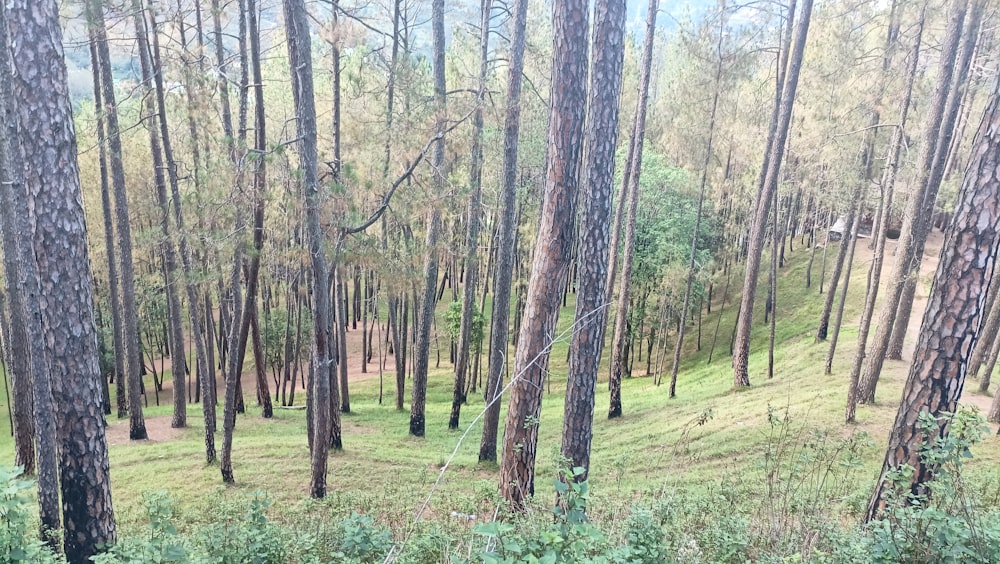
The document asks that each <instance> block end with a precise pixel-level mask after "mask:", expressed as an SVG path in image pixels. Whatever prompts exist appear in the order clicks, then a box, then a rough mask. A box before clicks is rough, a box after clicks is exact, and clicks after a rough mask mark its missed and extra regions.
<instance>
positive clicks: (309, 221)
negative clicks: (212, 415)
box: [284, 0, 331, 498]
mask: <svg viewBox="0 0 1000 564" xmlns="http://www.w3.org/2000/svg"><path fill="white" fill-rule="evenodd" d="M284 13H285V38H286V39H287V41H288V58H289V68H290V69H291V73H292V92H293V94H294V98H295V117H296V121H297V123H298V135H299V141H298V148H299V166H300V168H301V174H302V181H301V182H302V193H303V200H304V202H305V210H306V236H307V239H308V242H309V255H310V257H311V259H312V282H313V296H312V300H313V302H312V307H313V311H312V314H313V371H314V376H313V377H312V378H311V379H310V380H311V381H310V386H311V387H312V401H313V413H314V415H313V417H314V425H313V448H312V457H311V461H310V475H311V478H310V484H309V494H310V495H311V496H312V497H314V498H322V497H325V496H326V470H327V461H328V458H329V451H328V450H327V445H328V444H330V374H331V370H330V335H329V327H330V322H329V319H330V317H329V314H330V289H329V270H328V268H327V262H326V256H325V255H324V253H323V231H322V229H321V227H320V218H319V212H320V194H319V179H318V178H317V170H316V166H317V155H316V102H315V99H314V98H313V74H312V46H311V38H310V32H309V16H308V13H307V12H306V7H305V3H304V0H284Z"/></svg>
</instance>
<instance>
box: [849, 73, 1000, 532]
mask: <svg viewBox="0 0 1000 564" xmlns="http://www.w3.org/2000/svg"><path fill="white" fill-rule="evenodd" d="M998 171H1000V83H998V87H997V88H996V89H995V90H994V92H993V95H992V96H991V99H990V101H989V103H988V105H987V108H986V111H985V115H984V117H983V120H982V122H981V125H980V128H979V131H978V133H977V134H976V141H975V142H974V144H973V153H972V155H971V159H970V163H969V167H968V168H967V171H966V175H965V179H964V181H963V183H962V189H961V192H960V195H959V202H958V204H957V206H956V207H955V215H954V218H953V220H952V224H951V228H950V230H949V234H948V237H947V241H946V242H945V245H944V249H943V250H942V254H941V260H940V262H939V263H938V268H937V272H936V273H935V276H934V290H933V291H932V293H931V296H930V299H929V301H928V304H927V310H926V312H925V313H924V318H923V323H922V324H921V329H920V339H919V341H918V342H917V348H916V351H915V352H914V358H913V363H912V365H911V368H910V372H909V376H908V377H907V381H906V385H905V387H904V388H903V398H902V402H901V403H900V406H899V411H898V413H897V415H896V420H895V423H894V424H893V428H892V433H891V435H890V437H889V448H888V450H887V452H886V457H885V461H884V463H883V465H882V473H881V476H880V478H879V480H878V484H877V485H876V487H875V491H874V493H873V494H872V498H871V501H870V502H869V507H868V512H867V515H866V519H867V520H872V519H875V518H878V517H879V516H880V515H881V514H882V513H883V512H884V510H885V503H886V502H885V499H884V497H883V496H884V494H885V492H886V491H887V489H888V488H889V487H890V485H889V484H888V483H887V481H886V474H887V473H888V472H889V471H890V470H891V469H894V468H897V467H899V466H900V465H903V464H908V465H910V466H911V467H913V469H914V472H913V474H912V477H911V480H910V490H911V492H912V493H913V494H927V493H929V492H928V491H927V489H926V487H925V484H926V482H927V481H928V480H930V479H931V478H933V476H934V473H935V471H936V468H934V467H932V466H929V465H927V464H924V461H923V460H922V458H921V452H920V451H921V448H922V446H923V444H924V443H925V441H924V437H923V436H922V433H921V425H920V421H919V418H920V416H921V415H922V414H924V413H928V414H930V415H931V416H933V417H934V418H936V420H937V422H938V429H937V430H936V432H935V434H936V435H939V436H945V435H947V433H948V423H949V417H948V416H947V415H946V414H948V413H954V411H955V409H956V407H957V404H958V398H959V397H960V396H961V394H962V388H963V386H964V384H965V377H966V374H967V370H968V360H969V355H970V353H971V351H972V347H973V346H975V343H976V339H977V337H978V335H977V328H978V327H979V325H980V323H981V322H982V316H983V315H984V314H985V312H984V311H983V303H984V301H985V298H986V292H987V288H988V287H989V284H990V279H991V278H992V276H994V275H995V266H996V260H997V254H998V250H1000V249H998V243H1000V172H998ZM936 438H937V437H936V436H932V437H930V440H934V439H936Z"/></svg>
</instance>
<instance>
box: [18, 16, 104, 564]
mask: <svg viewBox="0 0 1000 564" xmlns="http://www.w3.org/2000/svg"><path fill="white" fill-rule="evenodd" d="M8 10H9V12H8V16H9V19H10V25H9V29H10V30H11V32H12V36H11V37H10V42H9V43H7V42H4V43H3V44H4V45H8V44H9V45H12V46H13V47H12V49H11V52H10V56H11V61H12V64H13V71H14V80H13V81H11V82H13V84H12V86H13V89H12V90H13V92H11V91H10V90H8V91H7V92H6V93H4V94H5V96H4V98H7V99H11V98H10V97H9V96H10V95H11V94H13V99H16V100H20V101H22V102H24V103H22V104H21V105H19V106H18V107H17V108H16V115H17V122H18V124H19V126H20V140H21V149H22V154H23V155H25V156H26V157H27V159H26V160H25V161H24V178H23V184H21V185H20V186H21V190H22V193H21V194H18V195H16V196H15V198H14V200H15V205H17V206H18V207H19V208H20V209H19V210H18V212H17V213H18V215H19V216H20V217H21V220H20V224H21V228H22V233H21V234H22V236H27V234H28V233H30V232H32V231H33V232H34V233H35V235H36V236H35V240H34V243H35V245H34V246H35V258H36V260H37V265H38V276H37V281H38V287H37V288H30V287H29V288H26V289H25V290H26V292H28V293H30V292H31V291H32V290H37V292H35V298H29V299H36V298H37V299H38V304H39V306H40V308H39V310H38V313H39V314H40V315H38V316H33V317H36V319H37V318H39V317H40V319H39V321H40V323H38V324H37V325H38V326H40V329H41V332H40V333H38V334H36V335H34V336H33V337H32V340H38V341H40V342H44V343H58V346H54V347H50V350H48V363H49V368H50V370H51V372H52V373H54V374H59V375H60V377H59V378H57V379H54V380H53V381H52V382H51V384H52V395H51V398H52V402H53V404H54V406H55V407H56V413H57V414H58V415H57V420H58V428H59V430H58V436H59V438H60V448H59V449H58V456H59V477H60V484H61V494H62V496H61V498H62V510H63V542H64V546H63V550H64V552H65V554H66V558H67V560H68V561H69V562H71V563H74V564H76V563H82V562H86V561H88V560H89V558H90V557H91V556H93V555H94V554H96V553H97V551H98V550H99V549H100V548H101V547H102V546H105V545H109V544H113V543H114V542H115V537H116V535H115V519H114V511H113V509H112V505H111V480H110V475H109V469H108V450H107V443H106V440H105V435H104V417H103V415H102V414H101V405H100V402H101V399H100V397H101V394H100V389H99V388H100V383H99V378H100V367H99V362H98V350H97V332H96V327H95V324H94V312H93V302H92V296H93V288H92V280H93V278H92V276H91V272H90V258H89V256H88V252H87V233H86V221H85V219H84V211H83V205H82V201H81V198H80V176H79V167H78V164H77V146H76V133H75V131H74V127H73V110H72V106H71V103H70V96H69V86H68V82H67V77H66V67H65V64H64V62H63V61H64V55H63V49H62V30H61V28H60V22H59V10H58V5H57V3H56V2H55V0H43V1H38V0H31V1H28V0H13V1H11V2H10V3H8ZM3 23H4V24H6V23H7V22H6V21H4V22H3ZM2 39H6V38H2ZM5 82H7V81H5ZM4 88H5V89H7V88H9V86H5V87H4ZM8 117H11V118H13V117H14V116H11V115H10V114H8ZM8 123H9V122H8ZM8 131H9V130H8ZM8 157H9V155H8ZM5 184H6V183H5ZM29 209H31V210H34V214H32V215H31V216H29V214H28V210H29ZM29 218H30V219H29ZM31 227H33V228H34V229H32V230H31V231H29V229H30V228H31ZM24 248H25V250H27V248H26V246H25V247H24ZM26 255H27V253H25V255H24V256H26ZM21 266H22V267H23V266H24V263H23V262H22V264H21ZM27 278H30V277H26V278H25V280H24V281H26V282H28V285H29V286H30V285H31V281H30V280H28V279H27ZM41 296H45V298H44V299H41ZM53 306H55V307H53ZM30 323H32V325H33V326H34V325H36V323H35V322H30ZM36 328H37V327H36ZM38 360H41V359H38ZM36 378H39V376H38V375H37V374H36ZM45 396H46V394H45V393H38V390H37V389H36V394H35V398H34V399H35V406H36V410H37V409H38V406H39V402H40V401H41V400H43V399H44V398H45ZM43 403H44V402H43ZM38 423H39V422H38V421H37V420H36V425H38ZM39 432H41V430H40V429H39ZM54 446H55V445H43V444H41V443H40V444H39V450H43V449H51V450H50V452H52V451H53V450H54V448H53V447H54ZM53 493H54V492H53Z"/></svg>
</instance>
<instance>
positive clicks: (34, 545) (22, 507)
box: [0, 466, 64, 563]
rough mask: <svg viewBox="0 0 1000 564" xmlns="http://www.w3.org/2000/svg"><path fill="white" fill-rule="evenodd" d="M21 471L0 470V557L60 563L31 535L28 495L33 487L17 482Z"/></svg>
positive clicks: (1, 467) (2, 468)
mask: <svg viewBox="0 0 1000 564" xmlns="http://www.w3.org/2000/svg"><path fill="white" fill-rule="evenodd" d="M23 470H24V469H23V468H21V467H14V468H11V467H3V466H0V554H2V555H6V556H5V557H4V561H5V562H33V563H34V562H38V563H48V562H63V561H64V560H63V558H62V557H61V556H59V555H57V554H54V553H53V552H52V550H50V549H49V547H48V546H46V545H45V544H44V543H43V542H42V541H41V540H39V539H38V538H37V536H36V535H35V534H34V532H33V530H34V528H35V526H36V525H35V524H33V523H32V519H31V517H30V516H31V514H32V511H31V505H32V499H31V496H30V495H29V493H30V492H31V490H32V488H33V486H34V483H33V482H32V481H30V480H22V479H21V478H20V476H21V472H22V471H23ZM29 530H31V531H32V532H31V533H29ZM56 533H57V531H52V532H51V534H53V535H55V534H56ZM56 538H57V537H56Z"/></svg>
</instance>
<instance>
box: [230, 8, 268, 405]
mask: <svg viewBox="0 0 1000 564" xmlns="http://www.w3.org/2000/svg"><path fill="white" fill-rule="evenodd" d="M246 1H247V9H246V13H247V24H248V26H247V27H248V29H247V38H248V40H249V42H248V44H249V47H250V52H249V55H250V57H249V60H250V69H251V72H252V75H253V76H252V79H253V93H254V150H255V151H256V153H257V154H256V155H253V156H252V157H251V160H252V161H253V165H252V166H253V204H252V207H253V252H252V253H250V257H249V258H250V261H249V263H248V264H247V265H246V280H247V287H246V293H245V294H244V297H243V300H244V302H243V308H242V313H243V315H242V316H241V317H240V319H239V344H238V348H237V350H236V359H237V374H242V373H243V363H244V362H245V358H246V351H247V340H248V338H249V337H250V330H251V326H252V325H254V324H255V320H254V319H253V318H254V317H256V316H257V309H258V308H257V294H258V293H259V287H260V260H261V255H262V254H263V252H264V203H265V197H266V191H267V162H266V160H265V158H264V154H265V153H266V151H267V121H266V119H265V116H264V80H263V76H262V73H261V68H260V56H261V55H260V30H259V25H258V22H257V0H246ZM234 323H235V321H234ZM254 339H255V340H259V339H260V335H259V333H258V332H257V331H255V335H254ZM254 358H255V359H256V351H255V353H254ZM261 360H263V359H261ZM257 364H261V363H260V362H257ZM263 369H264V367H263V366H258V367H257V369H256V370H257V372H258V373H259V372H260V371H262V370H263ZM260 380H261V378H259V377H258V386H260V384H261V382H260ZM263 385H264V390H265V391H266V389H267V379H266V378H264V379H263ZM260 391H261V389H260V388H259V387H258V393H260ZM265 395H269V392H268V393H267V394H265ZM262 409H263V413H264V418H270V417H271V416H270V415H269V414H268V412H270V410H271V402H270V399H267V400H264V401H263V402H262Z"/></svg>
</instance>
